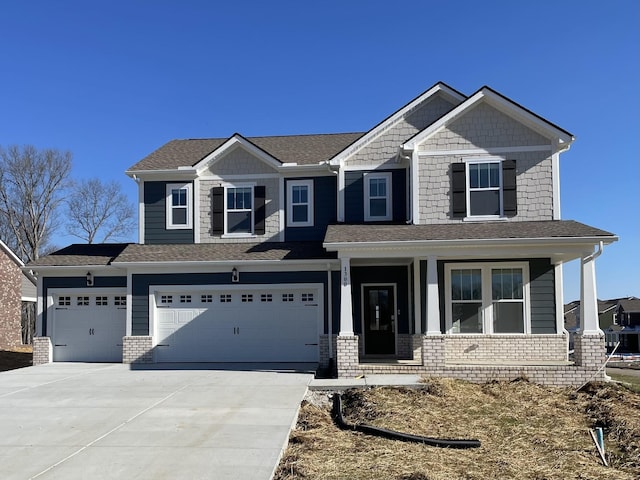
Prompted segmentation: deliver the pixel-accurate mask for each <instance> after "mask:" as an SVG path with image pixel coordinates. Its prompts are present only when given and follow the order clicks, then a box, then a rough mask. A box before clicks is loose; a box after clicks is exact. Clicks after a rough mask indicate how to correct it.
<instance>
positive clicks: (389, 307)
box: [362, 285, 396, 355]
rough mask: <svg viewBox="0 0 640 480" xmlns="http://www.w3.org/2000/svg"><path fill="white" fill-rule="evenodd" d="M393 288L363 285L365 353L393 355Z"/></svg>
mask: <svg viewBox="0 0 640 480" xmlns="http://www.w3.org/2000/svg"><path fill="white" fill-rule="evenodd" d="M394 290H395V288H394V286H393V285H375V286H373V285H370V286H364V287H363V292H362V294H363V295H362V303H363V309H362V310H363V314H364V353H365V355H394V354H395V353H396V317H395V305H396V300H395V295H394Z"/></svg>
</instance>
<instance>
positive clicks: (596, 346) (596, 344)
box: [573, 335, 607, 369]
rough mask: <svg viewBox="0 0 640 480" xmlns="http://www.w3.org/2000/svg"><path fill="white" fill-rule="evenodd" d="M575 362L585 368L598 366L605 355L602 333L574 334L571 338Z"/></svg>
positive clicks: (604, 358) (605, 349)
mask: <svg viewBox="0 0 640 480" xmlns="http://www.w3.org/2000/svg"><path fill="white" fill-rule="evenodd" d="M573 348H574V351H575V364H576V365H580V366H581V367H587V368H596V369H597V368H600V367H601V366H602V364H603V363H604V361H605V360H606V356H607V348H606V346H605V343H604V335H576V336H575V338H574V340H573Z"/></svg>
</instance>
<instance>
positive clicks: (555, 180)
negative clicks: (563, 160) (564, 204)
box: [551, 142, 561, 220]
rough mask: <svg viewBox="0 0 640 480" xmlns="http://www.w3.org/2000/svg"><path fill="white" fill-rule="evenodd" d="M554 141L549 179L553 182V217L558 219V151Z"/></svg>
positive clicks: (559, 216)
mask: <svg viewBox="0 0 640 480" xmlns="http://www.w3.org/2000/svg"><path fill="white" fill-rule="evenodd" d="M558 148H559V146H558V144H557V142H556V144H555V147H554V149H553V154H552V155H551V181H552V182H553V219H554V220H560V218H561V213H560V212H561V210H560V153H559V152H558Z"/></svg>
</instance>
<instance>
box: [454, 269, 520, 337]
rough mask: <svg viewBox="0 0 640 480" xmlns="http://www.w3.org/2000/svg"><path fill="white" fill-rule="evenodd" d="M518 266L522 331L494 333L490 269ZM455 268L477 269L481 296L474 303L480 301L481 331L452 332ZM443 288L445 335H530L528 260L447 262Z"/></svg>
mask: <svg viewBox="0 0 640 480" xmlns="http://www.w3.org/2000/svg"><path fill="white" fill-rule="evenodd" d="M504 268H518V269H522V284H523V285H522V296H523V298H522V303H523V310H524V311H523V315H524V318H523V322H524V325H523V326H524V331H523V332H511V333H494V331H493V300H492V295H491V293H492V290H491V271H492V270H493V269H504ZM456 269H464V270H470V269H478V270H480V275H481V280H482V297H481V299H480V300H478V301H475V302H474V303H478V302H479V303H481V312H480V316H481V321H482V332H481V333H457V332H453V318H452V299H451V271H452V270H456ZM444 275H445V278H444V288H445V292H444V293H445V328H446V333H447V335H459V334H460V335H530V334H531V294H530V290H529V285H530V281H531V280H530V275H529V263H528V262H482V263H457V262H447V263H446V264H445V266H444Z"/></svg>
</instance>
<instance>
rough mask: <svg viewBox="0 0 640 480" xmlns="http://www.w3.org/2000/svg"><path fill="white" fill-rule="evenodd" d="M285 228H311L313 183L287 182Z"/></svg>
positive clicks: (304, 181) (307, 181)
mask: <svg viewBox="0 0 640 480" xmlns="http://www.w3.org/2000/svg"><path fill="white" fill-rule="evenodd" d="M287 187H288V188H287V200H288V201H287V226H289V227H311V226H313V181H312V180H291V181H289V182H287Z"/></svg>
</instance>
